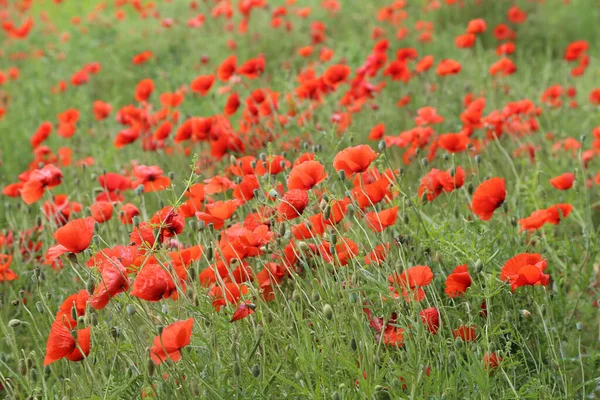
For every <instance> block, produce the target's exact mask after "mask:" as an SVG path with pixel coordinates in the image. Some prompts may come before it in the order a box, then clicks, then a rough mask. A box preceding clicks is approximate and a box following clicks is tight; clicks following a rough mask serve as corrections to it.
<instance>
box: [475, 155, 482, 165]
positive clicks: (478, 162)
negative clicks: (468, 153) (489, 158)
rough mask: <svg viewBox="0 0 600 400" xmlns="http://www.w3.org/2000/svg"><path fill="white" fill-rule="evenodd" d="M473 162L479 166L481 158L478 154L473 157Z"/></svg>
mask: <svg viewBox="0 0 600 400" xmlns="http://www.w3.org/2000/svg"><path fill="white" fill-rule="evenodd" d="M475 162H476V163H477V165H479V164H481V156H480V155H479V154H477V155H476V156H475Z"/></svg>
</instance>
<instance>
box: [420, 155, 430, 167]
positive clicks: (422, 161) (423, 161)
mask: <svg viewBox="0 0 600 400" xmlns="http://www.w3.org/2000/svg"><path fill="white" fill-rule="evenodd" d="M421 164H422V165H423V166H424V167H427V166H428V165H429V160H428V159H427V158H425V157H423V158H422V159H421Z"/></svg>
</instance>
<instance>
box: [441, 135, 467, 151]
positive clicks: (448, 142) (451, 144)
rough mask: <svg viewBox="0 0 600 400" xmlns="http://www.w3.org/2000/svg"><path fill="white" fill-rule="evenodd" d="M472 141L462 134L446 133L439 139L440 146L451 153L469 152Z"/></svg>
mask: <svg viewBox="0 0 600 400" xmlns="http://www.w3.org/2000/svg"><path fill="white" fill-rule="evenodd" d="M469 142H470V140H469V137H468V136H467V135H463V134H462V133H446V134H444V135H440V136H439V137H438V144H439V146H440V147H441V148H442V149H444V150H446V151H447V152H449V153H460V152H461V151H465V150H467V145H468V144H469Z"/></svg>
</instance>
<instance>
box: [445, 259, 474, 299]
mask: <svg viewBox="0 0 600 400" xmlns="http://www.w3.org/2000/svg"><path fill="white" fill-rule="evenodd" d="M471 283H472V281H471V276H470V275H469V270H468V268H467V264H463V265H459V266H458V267H456V268H454V271H452V273H451V274H450V275H448V277H447V278H446V289H444V291H445V292H446V294H447V295H448V297H450V298H455V297H458V296H460V295H461V294H463V293H465V291H466V290H467V288H468V287H469V286H471Z"/></svg>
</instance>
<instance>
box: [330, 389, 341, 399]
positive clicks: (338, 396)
mask: <svg viewBox="0 0 600 400" xmlns="http://www.w3.org/2000/svg"><path fill="white" fill-rule="evenodd" d="M341 399H342V396H341V395H340V392H337V391H336V392H333V394H332V395H331V400H341Z"/></svg>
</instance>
